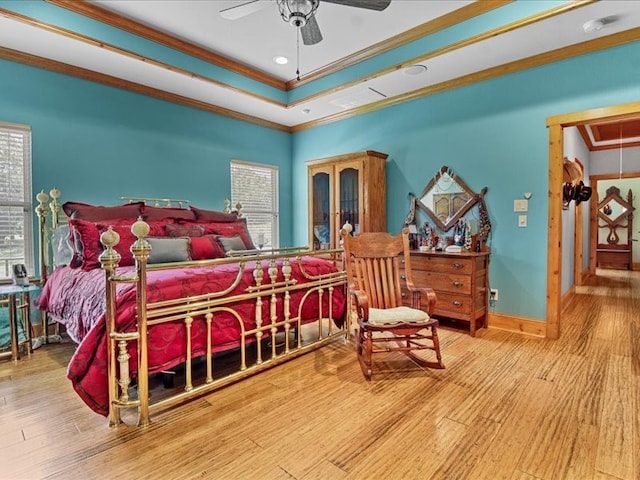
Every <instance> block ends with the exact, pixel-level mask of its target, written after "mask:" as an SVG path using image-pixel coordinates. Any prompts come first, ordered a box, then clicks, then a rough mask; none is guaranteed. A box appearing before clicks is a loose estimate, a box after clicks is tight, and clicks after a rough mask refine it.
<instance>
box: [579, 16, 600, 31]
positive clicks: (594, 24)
mask: <svg viewBox="0 0 640 480" xmlns="http://www.w3.org/2000/svg"><path fill="white" fill-rule="evenodd" d="M604 23H605V22H604V20H603V19H602V18H597V19H595V20H589V21H588V22H585V23H584V25H582V29H583V30H584V33H593V32H597V31H598V30H601V29H602V28H603V27H604Z"/></svg>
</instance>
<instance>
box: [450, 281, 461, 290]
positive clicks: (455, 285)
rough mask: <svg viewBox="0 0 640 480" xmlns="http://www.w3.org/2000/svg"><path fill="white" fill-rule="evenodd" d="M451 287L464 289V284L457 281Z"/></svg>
mask: <svg viewBox="0 0 640 480" xmlns="http://www.w3.org/2000/svg"><path fill="white" fill-rule="evenodd" d="M451 285H453V286H454V287H458V288H459V287H463V286H464V283H462V282H459V281H457V280H455V281H453V282H451Z"/></svg>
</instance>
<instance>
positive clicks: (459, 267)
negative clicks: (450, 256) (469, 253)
mask: <svg viewBox="0 0 640 480" xmlns="http://www.w3.org/2000/svg"><path fill="white" fill-rule="evenodd" d="M453 268H457V269H458V270H460V269H461V268H464V264H462V263H458V262H456V263H454V264H453Z"/></svg>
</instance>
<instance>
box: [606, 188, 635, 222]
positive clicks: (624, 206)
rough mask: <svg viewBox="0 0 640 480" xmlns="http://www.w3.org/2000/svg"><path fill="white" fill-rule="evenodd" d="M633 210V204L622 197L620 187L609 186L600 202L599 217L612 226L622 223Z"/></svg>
mask: <svg viewBox="0 0 640 480" xmlns="http://www.w3.org/2000/svg"><path fill="white" fill-rule="evenodd" d="M632 211H633V206H631V204H630V203H629V202H627V201H626V200H625V199H624V198H622V196H621V195H620V189H619V188H618V187H610V188H608V189H607V193H606V195H605V197H604V199H602V201H601V202H600V203H599V204H598V217H599V218H601V219H602V220H604V221H605V222H607V224H608V225H609V226H610V227H615V226H617V225H618V224H620V222H622V221H624V219H625V218H627V217H628V216H629V215H631V212H632Z"/></svg>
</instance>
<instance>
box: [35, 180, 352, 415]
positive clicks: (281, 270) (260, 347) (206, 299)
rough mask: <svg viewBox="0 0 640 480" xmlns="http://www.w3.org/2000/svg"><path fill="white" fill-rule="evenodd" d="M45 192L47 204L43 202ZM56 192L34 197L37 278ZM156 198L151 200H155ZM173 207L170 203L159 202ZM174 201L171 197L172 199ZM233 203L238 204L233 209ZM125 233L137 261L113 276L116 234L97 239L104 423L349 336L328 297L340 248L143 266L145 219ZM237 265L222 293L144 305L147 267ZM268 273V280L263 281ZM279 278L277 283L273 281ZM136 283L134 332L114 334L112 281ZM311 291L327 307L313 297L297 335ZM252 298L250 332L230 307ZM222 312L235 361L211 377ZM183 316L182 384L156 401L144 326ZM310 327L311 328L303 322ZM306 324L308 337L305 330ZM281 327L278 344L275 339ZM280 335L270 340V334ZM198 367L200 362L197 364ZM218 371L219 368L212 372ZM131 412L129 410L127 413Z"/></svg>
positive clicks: (44, 267)
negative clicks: (314, 269) (232, 330)
mask: <svg viewBox="0 0 640 480" xmlns="http://www.w3.org/2000/svg"><path fill="white" fill-rule="evenodd" d="M49 197H51V199H52V200H51V202H50V203H49V204H47V202H48V200H49ZM59 197H60V192H59V190H57V189H54V190H52V191H51V192H50V196H49V195H47V194H46V193H44V192H41V193H39V194H38V195H37V197H36V198H37V200H38V202H39V204H38V206H37V207H36V208H35V211H36V213H37V216H38V220H39V240H40V268H41V275H42V282H43V285H44V282H45V281H46V280H47V277H48V272H49V268H50V265H51V261H50V260H49V258H50V252H49V251H48V250H47V248H48V247H47V238H48V233H49V232H50V229H53V228H57V226H58V224H59V221H60V214H59V209H60V204H59V202H58V199H59ZM153 200H157V199H153ZM162 200H163V201H164V202H165V203H167V204H169V205H170V204H171V200H169V199H162ZM174 202H175V201H174ZM236 208H239V206H237V207H236ZM49 212H50V213H51V221H50V222H49V224H47V217H48V216H49V215H48V213H49ZM131 231H132V232H133V233H134V235H135V236H136V237H137V241H136V242H135V243H134V244H133V245H132V247H131V252H132V254H133V256H134V259H135V273H134V274H133V275H131V276H127V277H123V276H119V275H117V273H116V269H117V267H118V262H119V261H120V255H119V254H118V253H117V252H116V251H115V250H114V248H113V247H114V246H116V245H117V243H118V241H119V235H118V234H117V233H116V232H115V231H113V230H111V229H109V230H107V231H106V232H104V233H103V234H102V236H101V242H102V243H103V245H104V246H105V250H104V251H103V253H102V254H101V256H100V262H101V265H102V268H103V270H104V273H105V279H106V288H105V297H106V322H107V323H106V328H107V335H108V337H107V338H108V342H107V343H108V347H107V348H108V391H109V413H108V422H109V426H111V427H114V426H117V425H119V424H122V423H125V422H124V421H123V419H122V415H121V412H122V410H125V409H136V410H137V422H136V424H137V425H138V426H146V425H149V423H150V412H151V411H152V410H154V411H155V410H164V409H166V408H169V407H171V406H173V405H176V404H180V403H184V402H185V401H186V400H188V399H191V398H194V397H196V396H200V395H202V394H204V393H207V392H210V391H213V390H216V389H219V388H221V387H223V386H226V385H229V384H231V383H233V382H236V381H238V380H241V379H243V378H245V377H248V376H251V375H254V374H256V373H258V372H261V371H263V370H266V369H267V368H271V367H273V366H276V365H279V364H281V363H283V362H285V361H288V360H290V359H293V358H295V357H297V356H299V355H302V354H304V353H306V352H309V351H311V350H314V349H317V348H319V347H321V346H323V345H325V344H327V343H329V342H333V341H335V340H336V339H338V338H341V339H343V340H345V341H346V340H347V339H348V332H349V315H348V314H347V313H346V312H347V310H348V309H347V308H345V314H344V319H343V320H344V322H343V323H342V327H337V326H336V324H335V323H334V317H333V312H332V304H333V303H332V299H333V295H334V292H335V290H336V289H345V288H346V282H347V279H346V273H345V271H344V268H342V259H341V253H342V250H341V249H334V250H323V251H313V250H310V249H309V248H308V247H305V248H280V249H274V250H268V251H267V250H265V251H263V250H250V251H245V252H235V253H233V252H231V254H230V256H228V257H225V258H222V259H216V260H203V261H193V262H184V263H177V264H158V265H147V259H148V257H149V253H150V251H151V247H150V245H149V242H148V241H147V240H146V239H145V237H146V235H147V233H148V231H149V226H148V225H147V224H146V222H144V221H143V220H138V221H137V222H135V223H134V224H133V225H132V227H131ZM302 256H321V257H322V258H330V259H332V260H333V261H334V263H335V264H336V265H337V266H338V271H337V272H332V273H329V274H322V275H315V276H313V275H311V274H309V273H307V272H305V271H304V269H303V266H302ZM232 262H237V263H238V264H239V270H238V274H237V277H236V279H235V281H234V282H232V284H230V285H229V286H228V287H227V288H226V289H225V290H223V291H218V292H210V293H208V294H205V295H199V296H192V297H186V298H179V299H175V300H167V301H163V302H156V303H149V302H147V272H148V271H151V270H157V269H172V268H183V267H187V268H188V267H189V266H202V265H209V264H224V263H232ZM254 262H255V267H253V272H252V275H253V277H252V278H253V284H252V285H251V286H250V287H249V288H247V290H246V291H245V292H244V293H242V294H235V295H230V292H231V291H232V290H233V289H234V287H235V286H236V285H237V284H238V283H239V282H240V279H241V278H242V274H243V272H245V270H246V269H247V268H251V267H250V265H252V264H254ZM294 262H295V263H297V264H298V265H299V267H300V269H301V271H302V272H303V275H304V276H305V277H306V279H307V283H304V284H298V283H297V282H296V280H294V279H292V278H291V265H292V264H293V263H294ZM265 276H268V277H269V279H270V283H264V282H263V280H264V279H265ZM278 277H280V278H283V280H281V281H278V280H277V278H278ZM123 282H127V283H134V284H135V288H136V307H137V330H136V331H132V332H122V331H118V329H117V326H116V321H115V320H116V302H115V300H116V295H115V292H116V285H117V284H119V283H123ZM299 289H306V293H304V294H303V297H302V300H301V303H300V307H299V310H298V312H291V311H290V310H291V308H290V295H291V292H293V291H295V290H299ZM311 295H318V296H319V297H322V296H323V295H328V299H329V300H328V305H329V307H328V310H329V311H328V312H323V311H322V301H320V300H321V298H319V299H318V300H319V305H320V309H319V311H318V317H317V319H314V320H313V321H312V322H308V321H306V322H305V327H304V331H305V335H304V338H303V335H302V331H303V328H302V327H303V325H302V321H301V318H300V312H301V311H302V305H303V303H304V301H306V299H308V298H310V296H311ZM346 299H347V296H346V294H345V301H347V300H346ZM246 300H253V301H255V304H256V309H255V324H256V327H255V328H253V329H250V330H247V329H245V326H244V323H243V322H242V318H241V317H240V315H239V314H238V313H237V312H236V310H235V309H234V304H236V303H237V302H240V301H246ZM265 302H268V305H269V318H262V308H261V307H262V306H263V303H265ZM278 302H281V303H282V305H283V306H284V307H283V309H282V310H283V311H282V315H280V316H279V315H278V312H277V309H276V304H277V303H278ZM220 311H225V312H229V313H231V314H232V315H233V316H234V317H235V318H236V320H237V321H238V323H239V326H240V329H241V338H240V347H239V349H238V352H239V365H238V368H237V369H235V370H234V371H231V372H227V373H225V374H224V375H223V376H218V377H216V378H214V361H213V360H214V352H213V347H212V342H211V328H210V327H211V322H212V321H213V318H214V316H215V314H216V312H220ZM199 316H202V317H204V318H205V321H206V324H207V327H208V329H207V331H208V333H207V348H206V354H205V356H204V359H202V357H200V358H199V359H197V360H198V362H204V364H205V366H206V375H205V378H204V380H202V379H200V380H199V383H198V382H194V380H193V365H194V359H193V358H191V353H192V350H191V340H190V335H189V332H190V329H191V324H192V321H193V319H194V318H195V317H199ZM176 321H182V322H184V325H185V327H186V329H187V335H186V336H185V337H186V346H185V349H186V352H187V353H186V358H187V359H188V360H187V361H186V362H185V365H184V386H183V389H182V390H181V391H178V392H175V390H177V389H173V390H174V391H172V392H169V391H165V392H163V395H162V396H161V398H158V399H152V398H150V395H149V392H150V387H149V378H150V377H149V370H148V360H147V329H148V327H149V326H152V325H157V324H161V323H165V322H176ZM45 322H46V318H43V326H45V328H43V330H44V331H45V333H44V335H45V343H46V335H47V334H46V330H47V328H46V325H47V324H46V323H45ZM309 325H311V327H309ZM310 328H311V334H309V329H310ZM282 332H284V342H283V341H282V339H281V336H282ZM290 333H293V334H294V340H293V341H291V340H290ZM278 334H279V335H280V336H279V337H278V338H276V335H278ZM131 342H135V344H136V352H137V356H138V358H137V363H138V374H137V385H136V386H137V395H130V392H129V390H130V387H131V384H132V379H131V377H130V374H129V360H130V356H129V353H128V347H129V345H130V343H131ZM249 346H251V347H252V348H251V354H252V356H251V357H250V360H248V352H247V351H248V350H249V349H248V347H249ZM200 364H201V363H200ZM216 373H218V372H216ZM130 411H131V410H130Z"/></svg>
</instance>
